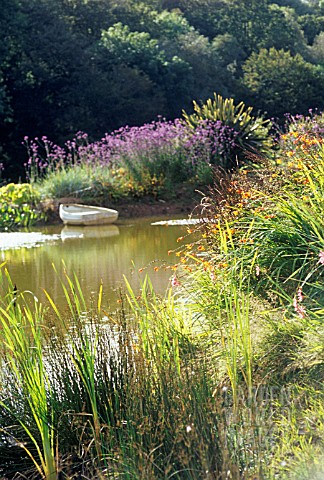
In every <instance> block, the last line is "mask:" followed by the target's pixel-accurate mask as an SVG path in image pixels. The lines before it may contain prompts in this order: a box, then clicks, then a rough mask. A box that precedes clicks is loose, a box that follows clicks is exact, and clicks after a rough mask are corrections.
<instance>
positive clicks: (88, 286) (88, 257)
mask: <svg viewBox="0 0 324 480" xmlns="http://www.w3.org/2000/svg"><path fill="white" fill-rule="evenodd" d="M187 228H188V226H186V219H183V217H182V219H180V218H178V219H177V218H174V217H173V219H172V221H170V218H168V219H166V218H142V219H140V218H138V219H136V220H132V221H131V220H127V221H126V220H124V221H118V222H117V223H116V224H114V225H107V226H100V227H68V226H61V225H59V226H48V227H44V228H42V229H38V230H33V231H32V232H18V233H0V259H1V261H2V262H5V267H6V268H7V269H8V271H9V274H10V277H11V279H12V282H13V283H14V284H16V285H17V288H18V290H19V291H20V292H21V291H25V290H28V291H31V292H33V293H34V294H35V295H36V296H37V297H38V298H39V299H40V300H41V301H44V300H45V294H44V292H43V289H45V290H47V291H48V292H49V293H50V295H51V296H52V298H53V299H54V300H55V302H56V303H57V304H64V303H65V302H64V293H63V291H62V287H61V283H60V276H61V277H62V275H63V272H64V265H65V267H66V271H67V273H68V274H69V276H70V277H72V276H73V274H74V273H75V274H76V276H77V278H78V280H79V282H80V284H81V288H82V290H83V292H84V294H85V297H86V299H89V298H91V297H93V296H94V297H95V296H96V295H97V292H98V291H99V287H100V283H102V284H103V290H104V302H105V304H106V305H109V304H111V305H114V304H115V303H116V300H117V298H118V295H119V291H120V288H124V285H125V284H124V280H123V276H124V275H125V276H126V277H127V279H128V280H129V281H130V283H131V285H132V287H133V289H134V290H135V291H139V290H140V284H141V282H142V281H143V279H144V277H145V274H146V273H147V274H148V275H149V276H150V278H151V280H152V283H153V286H154V288H155V289H156V291H157V292H158V293H163V292H164V291H165V290H166V288H167V287H168V285H169V282H170V277H171V275H172V272H171V271H170V269H165V268H164V266H165V265H172V264H174V263H176V260H177V259H178V258H177V257H176V256H175V254H174V253H173V254H171V255H168V251H169V250H173V249H177V248H178V247H179V245H180V243H179V242H177V239H178V238H179V237H180V236H186V230H187ZM191 240H192V239H191V238H190V241H191ZM184 241H187V242H188V241H189V240H188V239H187V240H186V239H185V240H184ZM63 262H64V264H63ZM53 265H54V266H55V268H56V270H57V271H58V274H57V273H55V270H54V268H53ZM154 267H159V269H158V271H155V270H154ZM139 269H143V271H142V272H139Z"/></svg>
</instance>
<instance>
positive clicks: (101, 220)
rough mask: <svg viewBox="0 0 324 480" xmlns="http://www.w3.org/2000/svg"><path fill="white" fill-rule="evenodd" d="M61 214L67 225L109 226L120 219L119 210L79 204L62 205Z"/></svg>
mask: <svg viewBox="0 0 324 480" xmlns="http://www.w3.org/2000/svg"><path fill="white" fill-rule="evenodd" d="M59 214H60V218H61V220H62V222H63V223H64V224H65V225H107V224H109V223H114V222H115V221H116V220H117V218H118V212H117V210H113V209H111V208H103V207H93V206H90V205H79V204H78V203H68V204H67V203H61V205H60V210H59Z"/></svg>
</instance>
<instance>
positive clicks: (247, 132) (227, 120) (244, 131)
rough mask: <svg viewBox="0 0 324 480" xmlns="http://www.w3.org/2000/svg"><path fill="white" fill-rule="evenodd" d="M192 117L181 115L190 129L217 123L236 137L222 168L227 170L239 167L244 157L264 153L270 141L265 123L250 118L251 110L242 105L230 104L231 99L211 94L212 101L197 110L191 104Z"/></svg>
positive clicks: (196, 106)
mask: <svg viewBox="0 0 324 480" xmlns="http://www.w3.org/2000/svg"><path fill="white" fill-rule="evenodd" d="M193 106H194V113H192V114H188V113H186V112H183V117H184V120H185V122H186V123H187V124H188V125H189V126H190V127H191V128H194V129H195V128H197V127H198V126H199V125H201V124H202V122H204V121H208V122H215V123H216V122H221V124H222V125H224V126H227V127H230V128H231V129H233V131H234V132H235V133H236V136H235V137H234V141H235V146H234V147H233V150H232V152H231V155H230V158H229V159H228V164H225V165H224V167H225V168H226V169H227V168H231V167H233V166H235V164H240V163H241V162H242V161H243V160H244V159H245V158H246V157H247V156H248V154H254V155H260V154H263V153H265V152H266V151H268V149H269V147H270V141H269V137H268V130H269V127H270V122H269V120H264V119H263V118H262V117H254V116H252V110H253V108H252V107H246V106H245V103H244V102H240V103H238V104H237V105H235V104H234V99H233V98H225V99H224V98H223V97H222V96H221V95H217V94H216V93H214V99H210V98H209V99H208V100H207V101H206V102H205V103H204V104H202V105H201V106H200V105H198V103H197V102H196V101H194V102H193Z"/></svg>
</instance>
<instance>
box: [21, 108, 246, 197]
mask: <svg viewBox="0 0 324 480" xmlns="http://www.w3.org/2000/svg"><path fill="white" fill-rule="evenodd" d="M236 138H237V132H236V131H235V130H234V129H233V128H231V127H229V126H227V125H224V124H222V122H220V121H217V122H211V121H204V122H201V124H200V125H199V126H198V127H197V128H196V129H195V130H192V129H191V128H189V127H188V125H186V124H185V123H184V122H183V121H181V120H179V119H176V120H174V121H167V120H165V119H163V118H161V117H160V118H158V120H157V121H154V122H151V123H147V124H144V125H142V126H135V127H134V126H133V127H130V126H127V125H126V126H124V127H121V128H119V129H118V130H116V131H114V132H112V133H109V134H108V133H107V134H105V135H104V137H103V138H101V139H100V140H99V141H94V142H91V141H90V140H89V138H88V136H87V134H86V133H83V132H78V133H77V134H76V136H75V138H74V139H72V140H70V141H67V142H66V144H65V145H64V147H61V146H58V145H56V144H54V143H53V142H51V141H50V140H49V139H48V138H47V137H45V136H44V137H42V138H41V139H38V138H35V139H33V140H29V139H28V137H25V139H24V143H25V145H26V147H27V152H28V161H27V163H26V165H25V166H26V173H27V178H28V180H29V181H30V182H31V183H38V184H39V185H42V186H43V187H44V188H45V187H46V186H47V188H45V191H47V193H50V196H54V197H55V196H57V195H59V196H64V195H69V194H71V193H75V192H79V191H83V190H87V191H88V193H89V190H92V191H93V192H96V194H98V189H99V190H100V189H101V190H102V189H103V190H106V191H110V192H111V191H113V190H115V197H116V196H118V197H120V196H127V195H135V196H141V195H145V194H154V195H157V194H158V193H159V191H162V190H163V189H164V190H168V189H172V186H173V185H174V184H179V183H182V182H188V181H189V182H190V181H191V182H192V181H194V182H195V183H196V184H199V183H203V182H206V181H211V179H212V166H213V165H215V164H217V165H219V166H224V165H225V164H226V162H227V161H228V157H229V156H231V155H232V152H233V149H235V148H236V147H237V145H236ZM72 172H73V175H72ZM206 172H207V174H206ZM81 177H82V179H81ZM73 178H74V180H73ZM64 179H65V180H64ZM48 184H51V185H52V188H51V189H48ZM54 184H57V185H58V184H59V185H60V188H59V192H57V195H56V193H55V185H54ZM101 187H102V188H101ZM104 187H106V188H104ZM49 190H50V191H49ZM101 194H102V195H103V194H104V192H103V191H102V192H101ZM99 195H100V192H99Z"/></svg>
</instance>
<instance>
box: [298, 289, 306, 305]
mask: <svg viewBox="0 0 324 480" xmlns="http://www.w3.org/2000/svg"><path fill="white" fill-rule="evenodd" d="M304 298H305V297H304V295H303V289H302V287H299V288H298V290H297V300H298V302H302V301H303V300H304Z"/></svg>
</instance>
